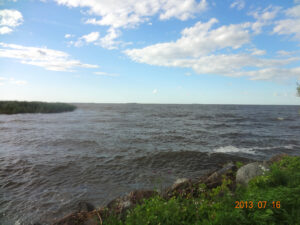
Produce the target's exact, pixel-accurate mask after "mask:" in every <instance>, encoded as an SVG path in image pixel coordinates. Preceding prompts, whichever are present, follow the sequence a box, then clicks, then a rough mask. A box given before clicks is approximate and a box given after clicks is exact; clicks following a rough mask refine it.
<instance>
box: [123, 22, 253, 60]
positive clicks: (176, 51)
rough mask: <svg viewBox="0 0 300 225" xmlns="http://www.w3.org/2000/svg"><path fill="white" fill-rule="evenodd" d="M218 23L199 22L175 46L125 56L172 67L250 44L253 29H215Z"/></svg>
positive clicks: (239, 26)
mask: <svg viewBox="0 0 300 225" xmlns="http://www.w3.org/2000/svg"><path fill="white" fill-rule="evenodd" d="M217 22H218V21H217V19H215V18H213V19H211V20H209V21H208V22H206V23H202V22H198V23H196V24H195V25H194V26H193V27H190V28H185V29H184V30H183V31H182V32H181V34H182V37H181V38H180V39H178V40H177V41H175V42H165V43H158V44H155V45H151V46H148V47H145V48H143V49H130V50H126V51H125V53H126V54H127V55H128V56H130V57H131V58H132V59H133V60H135V61H139V62H150V61H151V63H150V64H156V65H157V64H158V65H159V64H162V65H165V64H168V62H166V60H167V61H170V60H171V61H173V59H182V58H186V57H199V56H201V55H206V54H208V53H210V52H213V51H215V50H219V49H223V48H226V47H230V48H233V49H238V48H240V47H241V46H243V45H244V44H246V43H249V42H250V34H249V32H248V30H247V29H246V28H247V27H248V26H249V25H247V24H237V25H229V26H221V27H218V28H216V29H212V26H213V25H214V24H216V23H217Z"/></svg>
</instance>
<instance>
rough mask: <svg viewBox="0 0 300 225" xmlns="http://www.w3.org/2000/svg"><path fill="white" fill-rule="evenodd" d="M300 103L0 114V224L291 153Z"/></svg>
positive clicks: (298, 146)
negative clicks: (235, 163)
mask: <svg viewBox="0 0 300 225" xmlns="http://www.w3.org/2000/svg"><path fill="white" fill-rule="evenodd" d="M299 108H300V107H299V106H238V105H142V104H78V109H77V110H76V111H74V112H69V113H60V114H19V115H0V224H1V225H2V224H3V225H6V224H7V225H10V224H16V225H17V224H31V223H34V222H37V221H39V222H41V223H42V224H49V223H50V222H51V221H53V219H55V218H60V217H61V216H63V215H65V214H67V213H69V212H72V211H73V210H75V209H76V207H77V204H78V202H80V201H88V202H90V203H93V204H94V205H96V206H101V205H104V204H106V203H108V202H109V201H110V200H111V199H113V198H114V197H116V196H119V195H122V194H124V193H126V192H128V191H130V190H133V189H140V188H161V186H165V185H170V184H171V183H172V182H173V181H175V180H176V179H177V178H180V177H190V178H193V177H197V176H201V175H202V174H204V173H206V172H207V171H209V170H211V169H214V168H216V165H217V164H220V163H222V162H224V161H227V160H231V159H237V158H238V157H246V158H250V159H255V160H262V159H268V158H270V157H271V156H272V155H275V154H279V153H288V154H294V155H300V114H299Z"/></svg>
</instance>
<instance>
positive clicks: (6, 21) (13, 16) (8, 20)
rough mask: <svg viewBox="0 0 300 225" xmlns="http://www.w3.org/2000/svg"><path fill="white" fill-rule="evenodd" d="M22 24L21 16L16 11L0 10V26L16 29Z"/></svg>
mask: <svg viewBox="0 0 300 225" xmlns="http://www.w3.org/2000/svg"><path fill="white" fill-rule="evenodd" d="M22 22H23V16H22V14H21V13H20V12H19V11H17V10H10V9H3V10H0V26H9V27H16V26H19V25H21V24H22Z"/></svg>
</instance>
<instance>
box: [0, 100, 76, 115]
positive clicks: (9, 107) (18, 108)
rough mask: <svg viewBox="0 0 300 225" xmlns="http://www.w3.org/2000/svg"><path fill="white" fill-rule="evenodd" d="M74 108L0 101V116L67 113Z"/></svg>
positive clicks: (55, 104) (57, 104) (72, 106)
mask: <svg viewBox="0 0 300 225" xmlns="http://www.w3.org/2000/svg"><path fill="white" fill-rule="evenodd" d="M75 109H76V106H74V105H70V104H66V103H45V102H19V101H0V114H18V113H59V112H69V111H73V110H75Z"/></svg>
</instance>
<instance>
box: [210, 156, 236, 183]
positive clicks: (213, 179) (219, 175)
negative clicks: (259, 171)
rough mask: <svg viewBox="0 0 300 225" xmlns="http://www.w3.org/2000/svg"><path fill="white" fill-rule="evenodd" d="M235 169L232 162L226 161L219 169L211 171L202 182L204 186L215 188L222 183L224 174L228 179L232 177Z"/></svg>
mask: <svg viewBox="0 0 300 225" xmlns="http://www.w3.org/2000/svg"><path fill="white" fill-rule="evenodd" d="M236 170H237V167H236V165H234V164H233V163H232V162H230V163H227V164H226V165H224V167H223V168H222V169H220V170H217V171H216V172H214V173H212V174H211V175H210V176H209V177H208V178H207V179H206V180H205V181H204V183H205V184H206V186H207V187H208V188H209V189H211V188H215V187H217V186H219V185H221V184H222V181H223V177H224V176H226V177H227V178H229V179H234V175H233V172H234V171H236Z"/></svg>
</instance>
